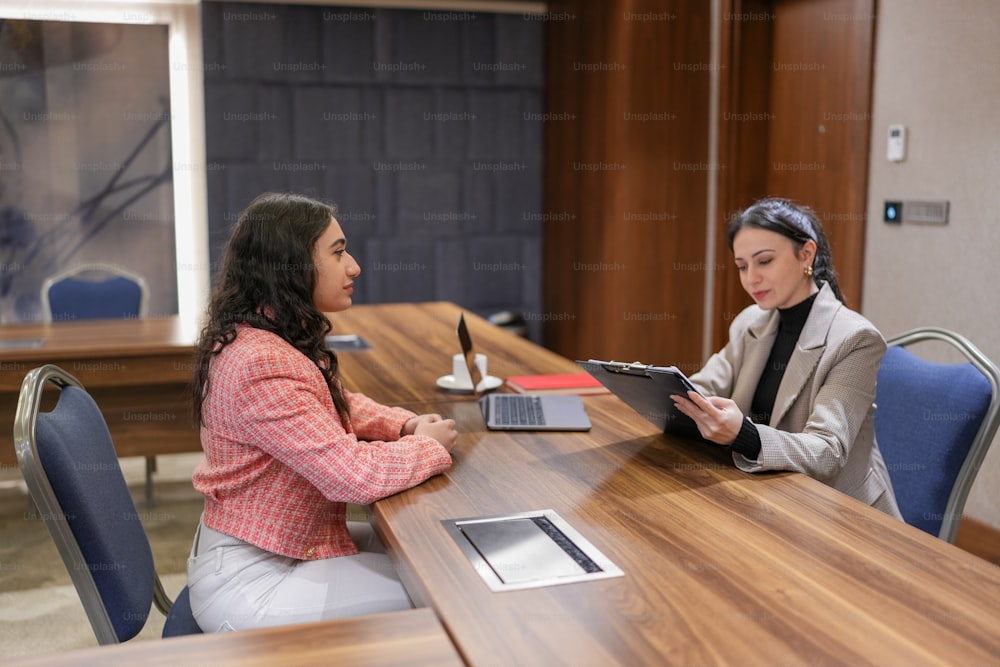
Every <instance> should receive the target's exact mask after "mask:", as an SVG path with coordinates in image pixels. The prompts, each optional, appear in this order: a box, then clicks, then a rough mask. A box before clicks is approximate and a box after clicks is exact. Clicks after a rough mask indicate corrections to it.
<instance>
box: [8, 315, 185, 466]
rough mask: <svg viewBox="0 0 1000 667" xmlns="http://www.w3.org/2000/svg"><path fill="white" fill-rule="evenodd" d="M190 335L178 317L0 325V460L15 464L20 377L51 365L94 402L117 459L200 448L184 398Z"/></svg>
mask: <svg viewBox="0 0 1000 667" xmlns="http://www.w3.org/2000/svg"><path fill="white" fill-rule="evenodd" d="M197 336H198V326H197V324H196V323H189V322H185V321H183V320H181V319H180V318H178V317H165V318H149V319H134V320H80V321H63V322H38V323H22V324H5V325H3V326H0V424H3V427H4V428H5V429H6V431H5V435H4V438H5V441H6V445H5V446H0V464H5V465H14V464H16V463H17V459H16V457H15V455H14V447H13V444H12V442H13V441H12V440H11V433H12V428H13V423H14V411H15V408H16V406H17V395H18V392H19V391H20V390H21V382H22V381H23V380H24V376H25V374H26V373H27V372H28V371H30V370H31V369H32V368H35V367H37V366H42V365H44V364H50V363H51V364H57V365H59V366H61V367H62V368H63V369H65V370H66V371H68V372H69V373H71V374H73V375H75V376H76V377H77V379H79V380H80V382H82V383H83V386H84V387H86V388H87V391H89V392H90V393H91V395H92V396H93V397H94V400H96V401H97V404H98V405H99V406H101V412H103V414H104V418H105V421H107V422H108V430H109V431H110V432H111V436H112V438H113V439H114V442H115V449H117V450H118V455H119V456H156V455H157V454H175V453H180V452H197V451H201V443H200V441H199V440H198V433H197V431H195V429H194V428H193V427H192V425H191V417H190V414H191V410H190V407H189V401H188V396H187V385H188V383H189V382H190V380H191V376H192V374H193V372H194V362H193V358H192V356H193V354H194V341H195V340H196V338H197Z"/></svg>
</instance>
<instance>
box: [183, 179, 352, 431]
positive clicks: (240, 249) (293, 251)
mask: <svg viewBox="0 0 1000 667" xmlns="http://www.w3.org/2000/svg"><path fill="white" fill-rule="evenodd" d="M335 213H336V209H335V208H334V207H333V206H330V205H327V204H324V203H323V202H320V201H316V200H314V199H310V198H308V197H303V196H301V195H296V194H281V193H265V194H262V195H260V196H259V197H257V198H256V199H254V200H253V201H252V202H251V203H250V205H249V206H248V207H247V209H246V210H245V211H244V212H243V215H241V216H240V219H239V220H238V221H237V223H236V227H235V229H234V230H233V234H232V236H231V237H230V239H229V244H228V245H227V246H226V251H225V253H224V255H223V257H222V264H221V265H220V266H219V271H218V274H217V276H216V281H215V288H214V290H213V292H212V298H211V301H210V303H209V307H208V321H207V323H206V325H205V328H204V329H202V332H201V337H200V338H199V340H198V350H197V352H196V355H197V363H196V364H195V373H194V379H193V380H192V383H191V398H192V408H193V414H194V421H195V424H197V425H199V426H200V425H201V417H202V405H203V404H204V401H205V397H206V396H207V395H208V392H209V391H211V387H210V386H209V364H210V362H211V360H212V357H214V356H215V355H217V354H219V352H220V351H222V349H223V348H224V347H225V346H226V345H229V344H230V343H232V342H233V340H234V339H235V338H236V327H237V325H240V324H246V325H249V326H252V327H256V328H258V329H263V330H264V331H270V332H272V333H274V334H277V335H278V336H281V337H282V338H283V339H285V340H286V341H288V343H289V344H290V345H292V346H293V347H294V348H295V349H297V350H298V351H299V352H301V353H302V354H304V355H306V357H308V358H309V359H310V360H311V361H312V362H313V363H314V364H316V366H317V367H318V368H319V369H320V372H322V373H323V377H324V378H325V379H326V384H327V386H328V387H329V388H330V396H331V397H332V398H333V405H334V407H335V408H336V409H337V414H338V415H340V418H341V420H342V421H343V422H344V425H345V426H347V424H348V423H349V421H350V410H349V409H348V405H347V399H346V398H345V396H344V392H343V390H342V389H341V386H340V381H339V380H338V378H337V357H336V355H335V354H334V353H333V352H332V351H331V350H330V349H329V348H328V347H327V345H326V335H327V334H328V333H329V332H330V322H329V321H328V320H327V319H326V317H325V316H324V315H323V313H322V312H320V311H319V309H317V308H316V305H315V303H314V301H313V289H314V288H315V286H316V279H317V278H316V267H315V264H314V263H313V248H314V246H315V245H316V241H317V239H319V237H320V236H321V235H322V234H323V232H324V231H326V228H327V227H328V226H329V225H330V220H331V218H332V217H333V216H334V215H335Z"/></svg>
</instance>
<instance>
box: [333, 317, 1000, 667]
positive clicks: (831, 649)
mask: <svg viewBox="0 0 1000 667" xmlns="http://www.w3.org/2000/svg"><path fill="white" fill-rule="evenodd" d="M458 312H459V311H458V309H457V308H456V307H454V306H452V305H450V304H443V303H434V304H424V305H405V304H401V305H393V306H385V307H378V308H371V309H366V308H352V309H351V310H350V311H348V312H346V313H342V314H339V315H337V316H336V317H335V319H334V321H335V324H336V326H337V329H338V332H339V333H359V334H361V335H362V336H364V337H365V338H366V339H368V340H369V342H371V343H372V344H373V347H372V349H371V350H366V351H361V352H355V353H351V354H341V355H340V359H341V364H342V371H343V375H344V378H345V380H346V381H347V383H348V385H349V386H352V387H354V388H355V389H359V390H362V391H364V392H366V393H368V394H369V395H372V396H374V397H377V398H378V399H380V400H382V401H384V402H392V403H406V404H408V407H411V408H412V409H414V410H415V411H418V412H427V411H436V412H441V413H443V414H445V415H447V416H450V417H454V418H455V419H456V420H457V421H458V423H459V427H460V432H461V435H460V438H459V444H458V446H457V447H456V449H455V450H454V452H453V456H454V460H455V463H454V466H453V467H452V469H451V470H450V471H448V472H447V473H446V474H443V475H440V476H437V477H435V478H432V479H430V480H428V481H427V482H425V483H424V484H422V485H420V486H419V487H416V488H414V489H411V490H410V491H407V492H405V493H401V494H398V495H396V496H393V497H390V498H387V499H385V500H382V501H380V502H378V503H376V504H375V506H374V517H375V521H376V528H377V530H378V531H379V534H380V535H381V537H382V539H383V541H384V542H385V544H386V545H387V547H388V548H389V551H390V553H391V554H392V555H393V557H394V558H395V559H396V562H397V565H398V567H399V569H400V572H401V575H402V577H403V579H404V583H405V584H406V586H407V589H408V591H409V592H410V594H411V596H412V597H413V598H414V600H415V601H416V602H417V603H418V604H421V605H427V606H429V607H432V608H433V609H434V610H435V611H436V612H437V615H438V617H439V618H440V619H441V622H442V624H443V625H444V627H445V629H446V630H447V632H448V634H449V635H450V636H451V639H452V641H453V642H454V643H455V645H456V647H457V648H458V650H459V652H460V654H461V655H462V657H463V658H464V659H465V660H466V662H468V663H469V664H472V665H553V664H564V665H585V664H587V665H612V664H621V665H639V664H646V665H718V664H738V665H754V664H759V665H775V664H806V663H808V664H850V665H863V664H873V665H920V664H947V665H959V664H962V665H970V664H995V663H997V662H998V661H1000V568H997V567H995V566H993V565H991V564H989V563H987V562H986V561H983V560H981V559H979V558H976V557H974V556H971V555H969V554H968V553H965V552H963V551H961V550H959V549H958V548H956V547H954V546H952V545H950V544H947V543H945V542H943V541H941V540H938V539H936V538H934V537H931V536H930V535H928V534H926V533H923V532H921V531H919V530H917V529H915V528H913V527H911V526H907V525H905V524H902V523H900V522H898V521H895V520H893V519H891V518H889V517H888V516H886V515H883V514H882V513H880V512H878V511H876V510H873V509H871V508H869V507H868V506H866V505H863V504H861V503H859V502H857V501H855V500H854V499H852V498H850V497H848V496H845V495H843V494H841V493H839V492H837V491H834V490H833V489H831V488H830V487H828V486H825V485H823V484H821V483H819V482H817V481H815V480H813V479H811V478H808V477H806V476H804V475H800V474H795V473H778V474H764V475H750V474H746V473H743V472H741V471H739V470H737V469H736V468H735V467H734V466H733V464H732V462H731V460H730V458H729V457H728V456H726V455H725V454H724V453H722V452H721V451H719V450H715V449H713V448H711V447H709V446H707V445H703V444H701V443H696V442H687V441H683V440H680V439H676V438H671V437H668V436H665V435H663V434H661V433H658V432H657V431H656V430H655V429H654V427H652V426H651V425H650V424H648V423H647V422H646V421H645V420H643V419H642V418H640V417H639V416H638V415H637V414H636V413H635V412H633V411H631V410H630V409H629V408H627V407H626V406H625V405H624V404H623V403H621V402H620V401H619V400H618V399H617V398H616V397H613V396H610V395H601V396H585V397H584V402H585V406H586V408H587V410H588V412H589V414H590V417H591V421H592V422H593V424H594V427H593V429H592V430H591V431H589V432H586V433H548V434H541V433H526V432H521V433H512V432H488V431H487V430H486V429H485V427H484V425H483V422H482V418H481V416H480V413H479V409H478V406H477V405H476V404H475V402H474V401H473V400H472V398H471V397H463V396H455V395H448V394H442V393H441V392H440V390H438V389H437V387H436V385H435V378H437V377H438V376H440V375H442V374H445V373H450V372H451V370H450V369H451V361H450V357H451V354H452V353H453V352H455V351H457V350H456V347H457V343H456V342H455V323H456V320H457V318H458ZM467 319H468V320H469V326H470V331H471V334H472V338H473V341H474V342H475V343H476V348H477V351H478V352H482V353H485V354H486V355H487V356H488V359H489V372H490V374H492V375H498V376H501V377H503V376H507V375H515V374H524V373H530V372H545V373H550V372H574V371H576V370H578V369H577V366H576V365H575V364H574V363H572V362H571V361H569V360H567V359H564V358H562V357H559V356H558V355H555V354H553V353H551V352H549V351H547V350H544V349H542V348H539V347H537V346H535V345H533V344H531V343H529V342H528V341H525V340H522V339H519V338H516V337H514V336H512V335H510V334H508V333H507V332H504V331H502V330H500V329H498V328H495V327H492V326H491V325H489V324H488V323H487V322H485V321H483V320H481V319H479V318H468V317H467ZM412 397H418V398H416V399H415V400H414V399H413V398H412ZM408 399H409V400H408ZM543 509H552V510H555V511H556V512H557V513H558V515H559V516H561V517H562V518H563V519H565V520H566V521H567V522H568V523H569V524H570V525H571V526H572V527H573V528H574V529H576V530H577V531H578V532H579V533H581V534H582V535H583V537H584V538H585V539H586V540H588V541H590V542H591V543H592V544H593V545H594V546H595V547H597V549H598V550H599V551H601V552H602V553H603V554H604V555H605V556H607V557H608V558H610V559H611V560H612V561H613V562H614V563H615V564H616V565H618V566H619V567H620V568H621V569H622V570H624V572H625V576H623V577H617V578H609V579H603V580H597V581H588V582H581V583H573V584H563V585H556V586H549V587H544V588H532V589H525V590H511V591H504V592H498V593H494V592H492V591H491V590H490V589H489V588H488V587H487V586H486V584H485V583H484V581H483V580H482V579H481V577H480V576H479V574H478V573H477V572H476V570H475V569H474V568H473V566H472V565H471V563H470V562H469V560H468V559H467V558H466V556H465V555H464V554H463V553H462V551H461V550H460V549H459V547H458V546H457V544H456V542H455V541H454V540H453V539H452V537H451V536H450V535H449V534H448V533H447V532H446V529H445V527H444V526H443V525H442V520H448V519H455V518H467V517H479V516H491V515H501V514H509V513H517V512H528V511H534V510H543Z"/></svg>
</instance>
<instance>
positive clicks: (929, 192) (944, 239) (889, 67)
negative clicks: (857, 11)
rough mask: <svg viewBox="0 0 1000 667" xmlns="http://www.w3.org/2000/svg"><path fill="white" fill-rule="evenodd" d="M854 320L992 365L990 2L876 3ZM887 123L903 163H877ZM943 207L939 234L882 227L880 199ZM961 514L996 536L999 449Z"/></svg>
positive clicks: (994, 168)
mask: <svg viewBox="0 0 1000 667" xmlns="http://www.w3.org/2000/svg"><path fill="white" fill-rule="evenodd" d="M876 31H877V32H876V39H875V48H876V51H875V78H874V90H873V97H872V144H871V145H872V148H871V163H870V171H869V190H868V223H867V224H868V227H867V240H866V251H865V279H864V294H863V304H862V311H863V312H864V314H865V315H866V316H867V317H868V318H869V319H871V320H872V321H873V322H874V323H875V325H876V326H878V327H879V329H880V330H881V331H882V332H883V334H885V335H886V337H890V336H892V335H894V334H897V333H899V332H901V331H904V330H906V329H909V328H912V327H916V326H923V325H936V326H943V327H946V328H949V329H953V330H956V331H959V332H962V333H964V334H965V335H966V336H968V337H969V338H970V339H971V340H972V341H973V342H974V343H975V344H976V345H978V346H979V347H980V349H982V351H983V352H985V353H986V355H987V356H989V357H990V358H991V359H993V360H994V362H997V363H1000V294H998V293H997V290H996V285H998V284H1000V46H998V44H1000V2H997V1H996V0H947V1H942V0H879V3H878V18H877V21H876ZM891 123H903V124H905V125H906V126H907V129H908V133H909V138H908V142H907V149H908V151H907V157H906V160H905V161H904V162H901V163H891V162H888V161H887V160H886V133H887V128H888V125H889V124H891ZM907 198H911V199H947V200H949V201H950V202H951V213H950V220H949V222H948V225H947V226H921V225H914V224H903V225H888V224H885V223H884V222H882V206H883V202H884V200H886V199H907ZM965 513H966V514H967V515H969V516H972V517H974V518H976V519H978V520H980V521H983V522H985V523H988V524H990V525H992V526H994V527H997V528H1000V444H997V443H994V445H993V448H992V451H991V452H990V453H989V454H988V455H987V458H986V461H985V463H984V465H983V468H982V469H981V471H980V474H979V476H978V477H977V478H976V482H975V484H974V486H973V488H972V492H971V493H970V496H969V501H968V504H967V505H966V512H965Z"/></svg>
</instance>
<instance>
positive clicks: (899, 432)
mask: <svg viewBox="0 0 1000 667" xmlns="http://www.w3.org/2000/svg"><path fill="white" fill-rule="evenodd" d="M925 340H938V341H943V342H945V343H947V344H949V345H951V346H952V347H953V348H954V349H956V350H958V351H959V352H961V353H962V355H964V356H965V358H966V359H968V360H969V361H968V362H966V363H958V364H942V363H935V362H931V361H927V360H925V359H922V358H920V357H918V356H917V355H915V354H913V353H912V352H910V351H909V350H907V349H905V348H906V346H907V345H911V344H913V343H917V342H920V341H925ZM887 342H888V344H889V349H888V350H887V351H886V355H885V357H884V358H883V360H882V363H881V366H880V367H879V371H878V385H877V389H876V398H875V403H876V410H875V437H876V440H877V442H878V446H879V449H880V450H881V452H882V456H883V457H884V458H885V462H886V466H887V468H888V470H889V477H890V479H891V480H892V486H893V490H894V491H895V493H896V501H897V502H898V504H899V509H900V512H901V513H902V515H903V519H904V520H905V521H906V522H907V523H909V524H911V525H913V526H916V527H918V528H920V529H922V530H924V531H926V532H928V533H930V534H932V535H935V536H937V537H940V538H941V539H943V540H946V541H948V542H954V541H955V533H956V532H957V530H958V524H959V522H960V520H961V518H962V511H963V509H964V507H965V501H966V498H967V497H968V495H969V489H970V488H971V487H972V482H973V480H974V479H975V477H976V473H977V472H978V471H979V467H980V465H981V464H982V461H983V458H984V457H985V456H986V451H987V450H988V449H989V446H990V444H991V443H992V441H993V437H994V435H995V433H996V430H997V425H998V415H1000V371H998V370H997V367H996V365H994V364H993V362H991V361H990V360H989V359H988V358H987V357H986V356H985V355H984V354H983V353H982V352H981V351H980V350H979V349H978V348H976V346H975V345H973V344H972V343H971V342H969V340H968V339H966V338H965V337H964V336H961V335H959V334H956V333H954V332H951V331H948V330H945V329H939V328H935V327H926V328H922V329H914V330H912V331H908V332H906V333H904V334H901V335H899V336H896V337H894V338H891V339H889V341H887Z"/></svg>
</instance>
